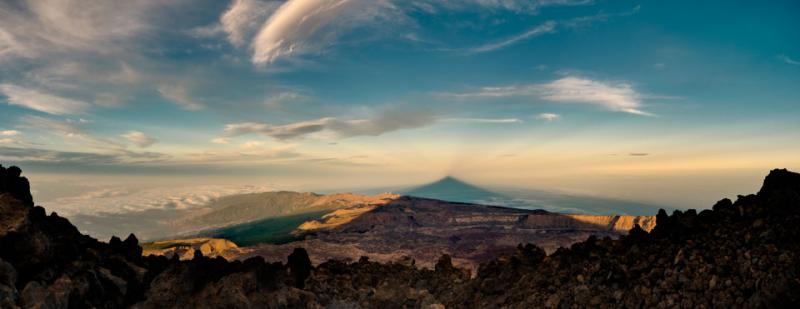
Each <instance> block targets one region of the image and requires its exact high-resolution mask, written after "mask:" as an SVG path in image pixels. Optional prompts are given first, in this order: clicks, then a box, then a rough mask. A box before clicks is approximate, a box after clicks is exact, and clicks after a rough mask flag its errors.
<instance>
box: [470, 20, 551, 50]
mask: <svg viewBox="0 0 800 309" xmlns="http://www.w3.org/2000/svg"><path fill="white" fill-rule="evenodd" d="M555 29H556V22H554V21H552V20H551V21H546V22H545V23H543V24H541V25H539V26H536V27H534V28H532V29H530V30H528V31H525V32H523V33H522V34H519V35H516V36H513V37H511V38H508V39H505V40H502V41H499V42H495V43H490V44H486V45H481V46H478V47H474V48H471V49H470V50H469V51H470V52H472V53H485V52H490V51H495V50H498V49H502V48H504V47H506V46H509V45H512V44H514V43H517V42H519V41H522V40H526V39H530V38H533V37H537V36H539V35H542V34H546V33H553V32H555Z"/></svg>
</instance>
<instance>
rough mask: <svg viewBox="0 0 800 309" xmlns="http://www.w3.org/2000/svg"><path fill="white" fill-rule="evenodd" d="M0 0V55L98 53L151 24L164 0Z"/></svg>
mask: <svg viewBox="0 0 800 309" xmlns="http://www.w3.org/2000/svg"><path fill="white" fill-rule="evenodd" d="M21 2H22V3H15V1H2V2H0V61H3V60H8V59H13V58H37V57H41V56H43V55H46V54H52V53H58V52H70V51H84V52H94V53H104V52H109V51H110V50H120V49H122V48H123V47H122V46H120V44H119V43H120V42H123V41H125V40H127V39H129V38H131V37H134V36H136V35H139V34H141V33H143V32H145V31H148V30H149V29H151V25H152V24H153V23H152V22H151V18H152V17H153V16H154V15H155V14H154V13H155V12H156V10H157V9H159V8H162V7H163V6H164V5H165V4H166V3H165V2H168V1H100V2H97V1H88V2H87V1H80V0H28V1H21Z"/></svg>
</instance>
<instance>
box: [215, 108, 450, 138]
mask: <svg viewBox="0 0 800 309" xmlns="http://www.w3.org/2000/svg"><path fill="white" fill-rule="evenodd" d="M435 121H436V119H435V118H434V117H433V116H432V115H431V113H427V112H424V111H403V110H398V109H387V110H384V111H382V112H380V113H378V114H377V115H375V117H373V118H369V119H355V120H343V119H338V118H335V117H325V118H319V119H313V120H307V121H300V122H295V123H290V124H284V125H272V124H267V123H261V122H242V123H232V124H228V125H226V126H225V135H226V136H239V135H245V134H250V133H258V134H262V135H264V136H268V137H271V138H275V139H278V140H289V139H295V138H301V137H304V136H307V135H310V134H315V133H329V134H332V135H333V137H335V138H348V137H353V136H377V135H381V134H384V133H387V132H392V131H397V130H402V129H413V128H419V127H424V126H426V125H429V124H432V123H434V122H435Z"/></svg>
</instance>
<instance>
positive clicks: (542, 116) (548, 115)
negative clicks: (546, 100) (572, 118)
mask: <svg viewBox="0 0 800 309" xmlns="http://www.w3.org/2000/svg"><path fill="white" fill-rule="evenodd" d="M559 118H561V116H560V115H558V114H553V113H541V114H539V115H536V119H541V120H544V121H547V122H551V121H556V120H558V119H559Z"/></svg>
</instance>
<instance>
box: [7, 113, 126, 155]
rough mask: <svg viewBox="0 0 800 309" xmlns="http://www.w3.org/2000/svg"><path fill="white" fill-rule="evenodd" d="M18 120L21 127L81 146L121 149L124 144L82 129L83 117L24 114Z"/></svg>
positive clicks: (84, 121)
mask: <svg viewBox="0 0 800 309" xmlns="http://www.w3.org/2000/svg"><path fill="white" fill-rule="evenodd" d="M20 120H21V122H22V124H21V126H22V127H25V128H30V129H34V130H40V131H41V132H42V133H46V134H55V135H57V136H59V137H62V138H63V140H64V141H67V142H77V143H79V144H80V145H81V146H85V147H91V148H96V149H103V150H114V151H121V150H122V149H124V148H125V145H124V144H121V143H119V142H117V141H114V140H110V139H107V138H102V137H96V136H94V135H92V134H89V133H87V132H86V131H84V130H83V129H82V128H81V126H82V125H85V124H86V123H87V122H88V121H86V120H84V119H78V120H66V121H61V120H55V119H50V118H45V117H39V116H25V117H22V118H21V119H20Z"/></svg>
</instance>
